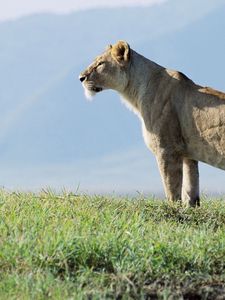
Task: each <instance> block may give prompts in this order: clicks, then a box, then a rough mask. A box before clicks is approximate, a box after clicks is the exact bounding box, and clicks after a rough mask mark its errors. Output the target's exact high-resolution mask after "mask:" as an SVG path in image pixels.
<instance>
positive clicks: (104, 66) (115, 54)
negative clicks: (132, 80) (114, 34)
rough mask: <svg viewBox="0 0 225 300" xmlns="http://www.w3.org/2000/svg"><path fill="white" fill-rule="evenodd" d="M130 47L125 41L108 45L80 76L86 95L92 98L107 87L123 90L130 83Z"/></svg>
mask: <svg viewBox="0 0 225 300" xmlns="http://www.w3.org/2000/svg"><path fill="white" fill-rule="evenodd" d="M129 61H130V47H129V45H128V44H127V43H126V42H124V41H118V42H117V43H116V44H115V45H113V46H111V45H110V46H108V48H107V49H106V51H105V52H104V53H103V54H101V55H100V56H98V57H96V59H95V60H94V62H93V63H92V64H91V65H90V66H89V67H87V69H86V70H85V71H84V72H82V73H81V74H80V76H79V79H80V81H81V82H82V84H83V87H84V89H85V95H86V96H87V97H88V98H91V97H92V96H94V95H95V94H96V93H99V92H101V91H103V90H106V89H113V90H117V91H118V92H122V91H123V90H124V88H125V87H126V86H127V83H128V75H127V74H128V72H127V68H128V67H129Z"/></svg>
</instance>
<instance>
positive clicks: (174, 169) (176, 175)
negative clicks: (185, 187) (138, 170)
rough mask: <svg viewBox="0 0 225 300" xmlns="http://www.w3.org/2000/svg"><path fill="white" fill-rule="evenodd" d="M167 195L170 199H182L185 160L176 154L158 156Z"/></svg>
mask: <svg viewBox="0 0 225 300" xmlns="http://www.w3.org/2000/svg"><path fill="white" fill-rule="evenodd" d="M157 162H158V166H159V171H160V174H161V177H162V181H163V185H164V189H165V193H166V197H167V199H168V200H169V201H178V200H181V189H182V167H183V160H182V158H181V157H180V156H177V155H174V154H165V153H164V154H163V155H158V156H157Z"/></svg>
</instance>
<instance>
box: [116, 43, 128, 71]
mask: <svg viewBox="0 0 225 300" xmlns="http://www.w3.org/2000/svg"><path fill="white" fill-rule="evenodd" d="M111 54H112V57H113V58H114V59H115V60H116V61H117V62H118V63H119V64H122V65H123V64H125V63H126V62H128V61H129V60H130V46H129V45H128V43H127V42H124V41H118V42H117V43H116V44H115V45H113V46H112V51H111Z"/></svg>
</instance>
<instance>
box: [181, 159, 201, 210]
mask: <svg viewBox="0 0 225 300" xmlns="http://www.w3.org/2000/svg"><path fill="white" fill-rule="evenodd" d="M182 202H183V203H185V204H186V205H188V206H199V205H200V198H199V172H198V162H197V161H195V160H192V159H187V158H184V159H183V184H182Z"/></svg>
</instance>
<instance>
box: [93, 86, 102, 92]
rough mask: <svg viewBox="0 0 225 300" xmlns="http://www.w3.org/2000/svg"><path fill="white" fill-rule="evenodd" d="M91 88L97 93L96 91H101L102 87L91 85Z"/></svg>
mask: <svg viewBox="0 0 225 300" xmlns="http://www.w3.org/2000/svg"><path fill="white" fill-rule="evenodd" d="M92 90H93V91H94V92H96V93H98V92H101V91H102V88H100V87H93V88H92Z"/></svg>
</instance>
